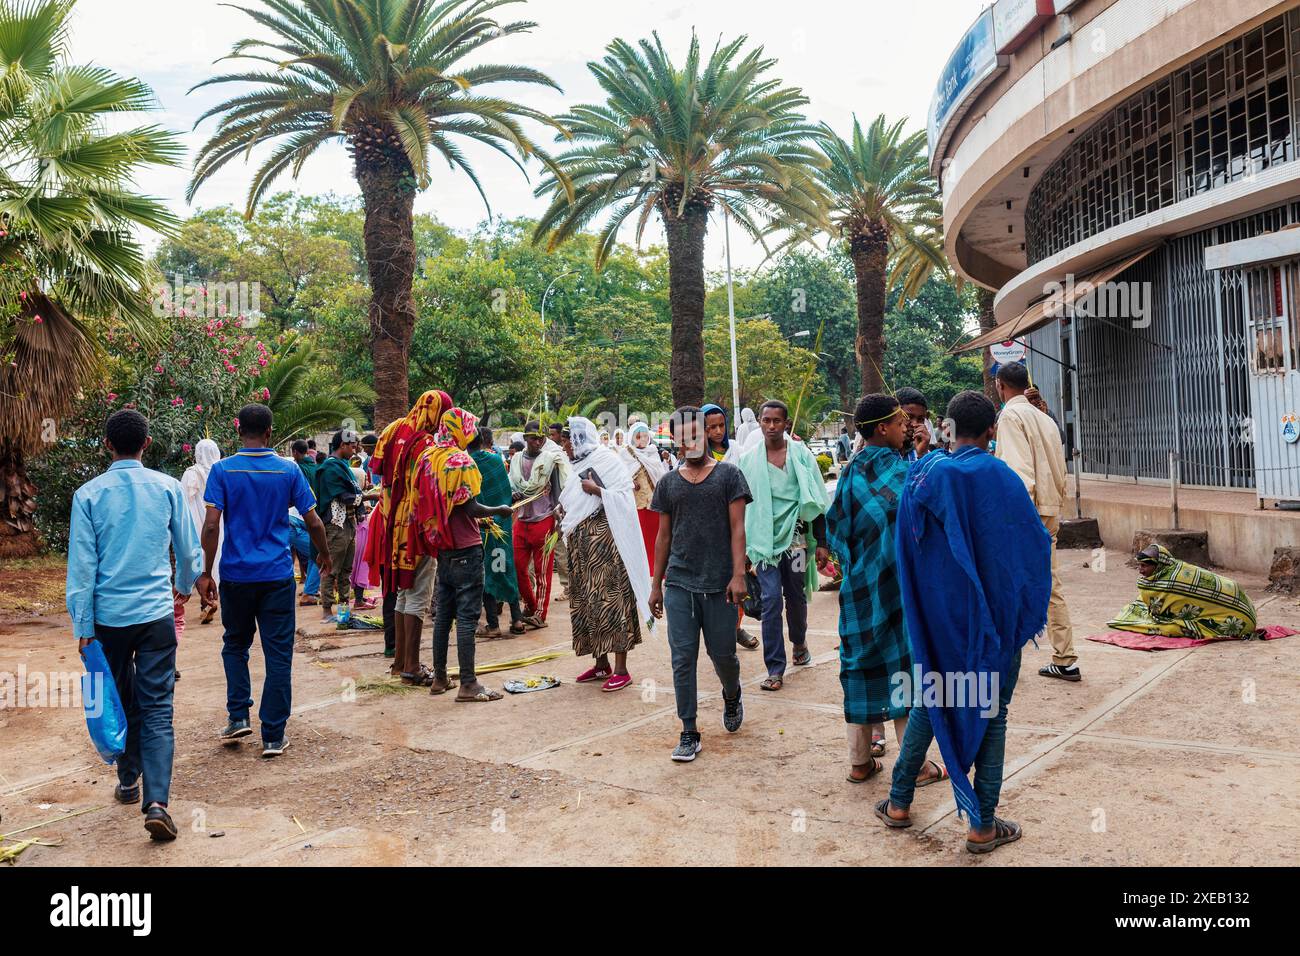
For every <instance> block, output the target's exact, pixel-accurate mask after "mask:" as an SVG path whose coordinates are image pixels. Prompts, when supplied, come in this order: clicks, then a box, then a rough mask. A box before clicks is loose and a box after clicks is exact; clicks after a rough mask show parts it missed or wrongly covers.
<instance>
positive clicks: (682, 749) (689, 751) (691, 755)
mask: <svg viewBox="0 0 1300 956" xmlns="http://www.w3.org/2000/svg"><path fill="white" fill-rule="evenodd" d="M703 749H704V747H703V746H702V745H701V744H700V735H699V733H698V732H696V731H694V730H683V731H682V739H681V740H679V741H678V742H677V746H676V747H675V748H674V749H673V759H674V760H676V761H677V762H678V763H690V762H691V761H692V760H694V759H695V755H696V754H697V753H699V752H700V751H701V750H703Z"/></svg>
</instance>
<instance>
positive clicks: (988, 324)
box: [975, 286, 998, 405]
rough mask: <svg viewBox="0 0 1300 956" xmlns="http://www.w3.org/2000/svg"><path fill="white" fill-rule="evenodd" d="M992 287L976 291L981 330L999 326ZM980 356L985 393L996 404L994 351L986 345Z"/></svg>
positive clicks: (985, 330)
mask: <svg viewBox="0 0 1300 956" xmlns="http://www.w3.org/2000/svg"><path fill="white" fill-rule="evenodd" d="M994 294H995V293H994V292H993V290H992V289H986V288H984V287H983V286H980V287H979V289H978V290H977V292H976V296H975V301H976V302H977V303H978V304H979V323H980V331H981V332H988V331H990V330H992V329H994V328H996V327H997V324H998V320H997V319H995V318H994V317H993V296H994ZM980 357H981V358H982V359H983V360H984V394H985V395H987V396H988V398H989V401H991V402H992V403H993V404H994V405H997V404H998V390H997V389H996V388H994V386H993V376H992V375H990V374H989V368H990V367H991V366H992V365H993V353H992V352H990V351H989V348H988V346H985V347H984V349H983V351H982V353H981V355H980Z"/></svg>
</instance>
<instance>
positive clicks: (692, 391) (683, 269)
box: [664, 200, 709, 408]
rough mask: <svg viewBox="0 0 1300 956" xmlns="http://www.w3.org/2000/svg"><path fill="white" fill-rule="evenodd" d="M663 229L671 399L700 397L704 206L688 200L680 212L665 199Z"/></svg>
mask: <svg viewBox="0 0 1300 956" xmlns="http://www.w3.org/2000/svg"><path fill="white" fill-rule="evenodd" d="M664 205H665V207H666V208H665V209H664V229H665V231H666V232H667V234H668V305H669V308H670V310H671V312H672V350H673V355H672V362H671V363H670V365H669V380H670V381H671V383H672V390H673V404H674V405H676V406H677V407H679V408H680V407H681V406H683V405H700V404H702V403H703V402H704V233H705V231H706V230H707V229H708V222H709V214H708V210H707V209H706V208H703V207H700V206H697V205H696V204H694V203H691V204H688V205H687V208H686V211H685V212H683V213H682V215H681V216H680V217H679V216H677V214H676V203H675V201H671V200H668V201H665V204H664Z"/></svg>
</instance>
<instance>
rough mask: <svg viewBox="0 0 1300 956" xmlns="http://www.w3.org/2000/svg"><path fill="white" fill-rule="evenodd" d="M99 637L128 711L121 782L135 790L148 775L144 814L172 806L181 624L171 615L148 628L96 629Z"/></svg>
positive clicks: (119, 772)
mask: <svg viewBox="0 0 1300 956" xmlns="http://www.w3.org/2000/svg"><path fill="white" fill-rule="evenodd" d="M95 639H96V640H97V641H99V643H100V644H102V645H103V647H104V657H105V658H107V660H108V666H109V669H110V670H111V671H112V672H113V683H114V684H115V685H116V686H117V695H118V697H120V698H121V700H122V709H123V710H124V711H125V712H126V752H125V753H124V754H122V756H120V757H119V758H118V759H117V781H118V783H120V784H121V785H122V786H123V787H134V786H135V785H136V782H137V781H139V780H140V778H141V776H143V777H144V783H143V785H142V786H143V790H144V801H143V802H142V803H141V804H140V808H141V809H142V810H148V809H149V805H150V804H152V803H161V804H162V805H163V806H164V807H165V806H167V798H168V795H169V794H170V792H171V785H172V756H173V754H174V753H175V749H176V735H175V732H174V730H173V729H172V691H173V689H174V687H175V683H176V625H175V621H174V620H173V618H172V615H170V614H168V615H167V616H166V617H164V618H160V619H158V620H157V621H150V622H149V623H148V624H131V625H128V626H126V627H104V626H103V625H102V624H96V625H95Z"/></svg>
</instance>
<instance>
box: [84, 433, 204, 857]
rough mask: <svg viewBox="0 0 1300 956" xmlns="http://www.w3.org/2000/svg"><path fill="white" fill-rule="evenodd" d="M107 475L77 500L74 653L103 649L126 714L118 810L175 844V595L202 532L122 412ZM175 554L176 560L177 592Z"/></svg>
mask: <svg viewBox="0 0 1300 956" xmlns="http://www.w3.org/2000/svg"><path fill="white" fill-rule="evenodd" d="M104 430H105V440H104V444H105V445H106V446H107V447H108V450H109V451H110V452H111V453H112V455H113V463H112V464H111V465H110V466H109V468H108V471H106V472H104V473H103V474H102V475H100V476H99V477H97V478H92V479H91V480H90V481H88V482H86V483H85V484H84V485H82V486H81V487H80V488H78V489H77V492H76V494H75V495H73V496H72V526H71V532H70V534H69V542H68V583H67V596H68V613H69V614H70V615H71V616H72V633H73V636H74V637H76V638H77V639H78V649H79V650H81V649H84V648H85V647H86V645H88V644H89V643H90V642H91V641H95V640H97V641H99V642H100V643H101V644H102V645H103V646H104V656H105V657H106V658H107V659H108V663H109V667H110V668H111V670H112V672H113V683H114V684H116V685H117V692H118V696H119V697H121V699H122V708H123V709H124V710H125V711H126V721H127V735H126V752H125V753H124V754H123V755H122V756H121V757H119V758H118V761H117V779H118V785H117V787H116V789H115V790H114V796H116V798H117V799H118V801H119V802H121V803H128V804H130V803H138V802H140V778H141V776H143V778H144V803H143V810H144V813H145V823H144V825H145V829H146V830H148V831H149V835H150V837H151V838H153V839H155V840H174V839H176V825H175V824H174V823H173V822H172V819H171V817H170V816H169V815H168V813H167V800H168V795H169V792H170V790H171V779H172V755H173V751H174V749H175V736H174V733H173V730H172V692H173V687H174V683H175V674H176V627H175V622H174V620H173V606H174V600H175V595H179V596H180V600H181V603H184V602H185V601H187V600H188V599H189V596H190V591H191V590H193V588H194V582H195V579H196V578H197V577H198V574H199V571H200V570H201V568H202V565H201V553H200V551H199V539H198V534H197V533H196V531H195V528H194V521H193V519H192V518H191V517H190V515H189V512H188V511H187V510H186V506H185V494H184V492H183V491H182V490H181V484H180V482H179V481H177V480H176V479H175V478H171V477H168V476H167V475H164V474H160V473H159V472H156V471H152V470H150V469H148V468H145V467H144V465H143V464H141V462H140V457H141V455H143V454H144V450H145V449H146V448H148V447H149V443H150V442H151V441H152V439H150V437H149V423H148V421H146V420H145V417H144V416H143V415H141V414H140V413H139V412H136V411H131V410H129V409H123V410H122V411H119V412H115V413H114V414H113V415H111V416H109V419H108V423H107V425H106V426H105V429H104ZM169 551H170V552H173V553H174V554H175V555H176V581H175V594H173V590H172V589H173V584H172V575H171V558H170V555H169Z"/></svg>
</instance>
